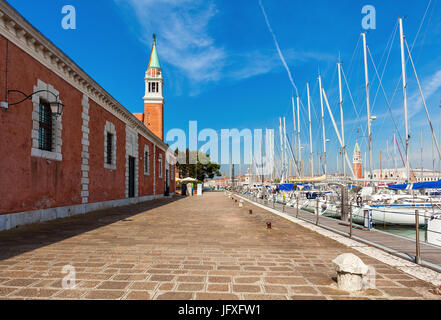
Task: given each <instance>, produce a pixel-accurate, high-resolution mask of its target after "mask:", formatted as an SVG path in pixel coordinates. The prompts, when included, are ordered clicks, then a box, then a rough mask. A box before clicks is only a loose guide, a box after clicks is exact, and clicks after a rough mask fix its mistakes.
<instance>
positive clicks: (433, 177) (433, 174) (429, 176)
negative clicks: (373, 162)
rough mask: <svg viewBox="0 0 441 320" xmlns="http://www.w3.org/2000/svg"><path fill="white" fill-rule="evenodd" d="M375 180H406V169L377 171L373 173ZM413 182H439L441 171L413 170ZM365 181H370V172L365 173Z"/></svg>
mask: <svg viewBox="0 0 441 320" xmlns="http://www.w3.org/2000/svg"><path fill="white" fill-rule="evenodd" d="M372 174H373V178H374V179H384V180H406V179H407V172H406V168H397V169H396V170H395V169H375V170H373V171H372ZM410 175H411V178H412V181H415V182H427V181H438V180H439V179H441V172H440V171H433V170H428V169H413V170H411V174H410ZM364 177H365V179H369V172H367V171H365V173H364Z"/></svg>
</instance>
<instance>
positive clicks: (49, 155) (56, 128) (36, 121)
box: [31, 79, 63, 161]
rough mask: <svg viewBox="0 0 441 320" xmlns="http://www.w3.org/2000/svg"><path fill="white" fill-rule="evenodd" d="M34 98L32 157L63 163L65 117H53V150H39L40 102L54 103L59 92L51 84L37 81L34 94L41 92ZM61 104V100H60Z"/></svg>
mask: <svg viewBox="0 0 441 320" xmlns="http://www.w3.org/2000/svg"><path fill="white" fill-rule="evenodd" d="M41 90H43V92H39V93H36V94H34V95H33V96H32V104H33V110H32V132H31V139H32V148H31V156H32V157H39V158H45V159H49V160H55V161H62V160H63V155H62V153H61V147H62V145H63V140H62V129H63V124H62V119H63V115H62V114H61V115H60V116H55V115H52V150H51V151H47V150H42V149H40V148H39V138H40V137H39V130H40V100H44V101H45V102H52V101H54V100H55V97H56V96H57V97H58V96H59V92H58V91H57V90H56V89H55V88H54V87H53V86H52V85H50V84H47V83H44V82H43V81H41V80H40V79H38V81H37V85H36V86H34V92H37V91H41ZM46 90H47V91H50V92H51V93H53V94H51V93H49V92H47V91H46ZM58 102H60V103H61V100H58Z"/></svg>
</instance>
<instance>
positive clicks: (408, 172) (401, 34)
mask: <svg viewBox="0 0 441 320" xmlns="http://www.w3.org/2000/svg"><path fill="white" fill-rule="evenodd" d="M398 23H399V25H400V47H401V73H402V78H403V106H404V126H405V131H406V175H407V180H408V181H410V167H409V124H408V119H407V80H406V60H405V58H404V33H403V20H402V19H401V18H398Z"/></svg>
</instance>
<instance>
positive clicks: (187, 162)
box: [175, 149, 221, 181]
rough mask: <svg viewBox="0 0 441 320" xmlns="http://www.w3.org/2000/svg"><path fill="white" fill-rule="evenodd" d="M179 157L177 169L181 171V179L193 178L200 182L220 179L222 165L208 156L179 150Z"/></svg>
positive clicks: (177, 151) (177, 153)
mask: <svg viewBox="0 0 441 320" xmlns="http://www.w3.org/2000/svg"><path fill="white" fill-rule="evenodd" d="M175 154H176V155H177V159H178V162H177V164H176V165H177V167H178V170H179V178H181V179H183V178H186V177H192V178H195V179H197V180H199V181H204V180H205V179H213V178H214V177H216V176H217V177H220V176H221V173H220V171H219V170H220V165H219V164H217V163H213V162H211V161H210V156H209V155H208V154H205V153H202V152H197V151H189V150H188V149H187V150H186V151H185V152H181V151H179V150H176V151H175Z"/></svg>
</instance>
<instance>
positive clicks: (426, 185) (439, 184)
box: [388, 180, 441, 190]
mask: <svg viewBox="0 0 441 320" xmlns="http://www.w3.org/2000/svg"><path fill="white" fill-rule="evenodd" d="M388 187H389V188H390V189H396V190H406V189H407V190H416V189H441V180H438V181H428V182H415V183H403V184H389V185H388Z"/></svg>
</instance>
